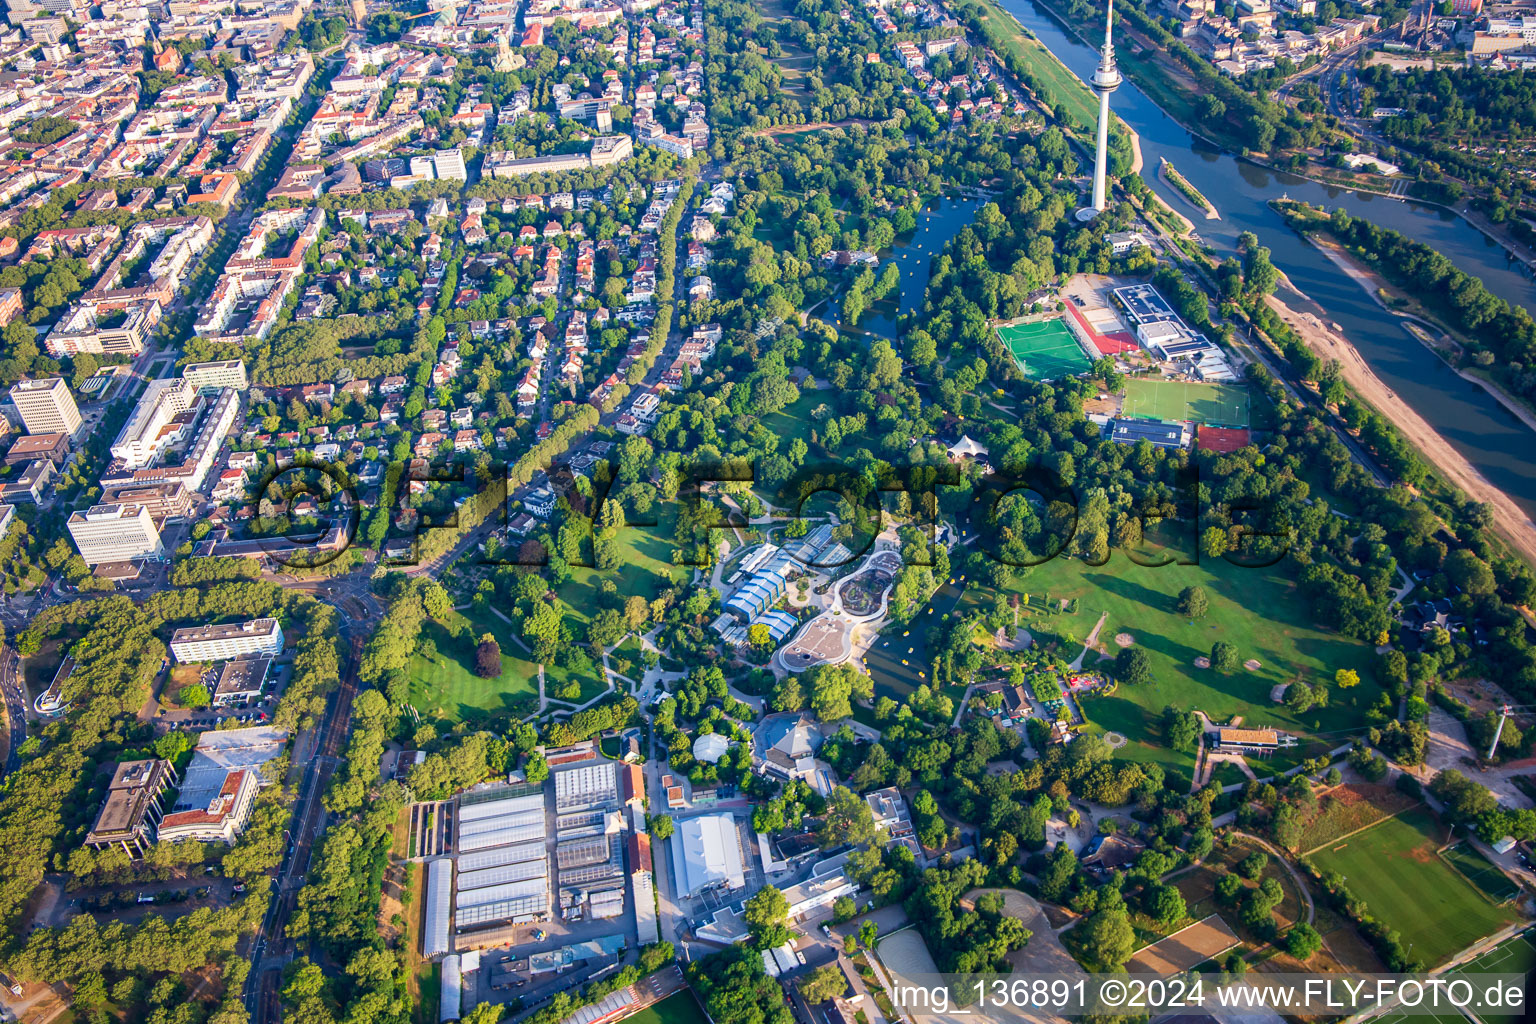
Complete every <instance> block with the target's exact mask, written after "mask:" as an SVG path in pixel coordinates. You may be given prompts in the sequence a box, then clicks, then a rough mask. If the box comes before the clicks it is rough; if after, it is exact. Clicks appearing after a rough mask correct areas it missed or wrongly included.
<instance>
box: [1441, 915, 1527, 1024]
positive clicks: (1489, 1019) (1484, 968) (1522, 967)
mask: <svg viewBox="0 0 1536 1024" xmlns="http://www.w3.org/2000/svg"><path fill="white" fill-rule="evenodd" d="M1533 938H1536V933H1532V932H1525V933H1524V934H1523V935H1516V936H1515V937H1514V938H1512V939H1510V940H1509V941H1508V942H1505V943H1502V944H1500V945H1498V946H1495V947H1494V948H1493V949H1490V950H1489V951H1488V952H1486V953H1484V954H1483V955H1482V956H1479V957H1477V958H1476V959H1475V960H1471V961H1469V962H1468V963H1466V964H1463V965H1462V966H1461V967H1458V968H1456V970H1454V971H1452V972H1451V973H1452V975H1468V976H1470V975H1474V974H1529V973H1530V972H1531V971H1533V970H1536V942H1533V941H1532V939H1533ZM1475 1016H1476V1017H1477V1019H1478V1020H1480V1021H1482V1024H1515V1022H1516V1021H1519V1020H1523V1019H1524V1016H1525V1015H1524V1014H1523V1013H1522V1012H1521V1011H1520V1010H1518V1009H1517V1010H1513V1011H1511V1012H1509V1013H1495V1012H1493V1011H1491V1010H1478V1011H1476V1014H1475Z"/></svg>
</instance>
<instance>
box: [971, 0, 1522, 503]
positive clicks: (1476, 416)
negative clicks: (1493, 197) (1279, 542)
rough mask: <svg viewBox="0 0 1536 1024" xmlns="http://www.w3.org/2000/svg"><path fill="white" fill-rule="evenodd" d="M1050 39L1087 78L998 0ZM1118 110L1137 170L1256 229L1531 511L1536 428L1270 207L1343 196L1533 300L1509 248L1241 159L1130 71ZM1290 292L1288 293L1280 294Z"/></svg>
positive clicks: (1222, 237) (1209, 237)
mask: <svg viewBox="0 0 1536 1024" xmlns="http://www.w3.org/2000/svg"><path fill="white" fill-rule="evenodd" d="M999 2H1000V3H1001V5H1002V6H1003V7H1004V8H1005V9H1007V10H1008V11H1009V13H1011V14H1012V15H1013V16H1014V17H1015V18H1017V19H1018V20H1019V22H1020V23H1021V24H1023V25H1024V26H1025V27H1026V28H1028V29H1029V30H1030V31H1031V32H1033V33H1034V34H1035V36H1036V37H1037V38H1039V40H1040V41H1041V42H1042V43H1043V44H1045V46H1046V47H1047V48H1048V49H1050V50H1051V52H1052V53H1054V54H1056V56H1057V57H1059V58H1060V59H1061V61H1062V62H1063V63H1064V64H1066V65H1067V67H1069V68H1071V69H1072V71H1073V72H1075V73H1076V74H1077V75H1078V77H1080V78H1083V79H1084V80H1086V79H1088V78H1089V77H1091V75H1092V73H1093V68H1094V66H1095V65H1096V64H1097V62H1098V57H1097V55H1096V54H1095V52H1094V51H1093V50H1092V49H1090V48H1089V47H1087V46H1085V45H1083V44H1082V43H1081V42H1079V41H1078V40H1077V38H1076V37H1075V36H1072V35H1069V34H1068V33H1067V31H1066V30H1065V29H1063V28H1062V27H1061V25H1060V24H1059V23H1058V22H1056V21H1055V20H1054V19H1053V18H1052V17H1051V15H1050V14H1048V13H1047V12H1046V11H1045V10H1043V9H1041V8H1039V7H1037V6H1035V4H1033V3H1032V2H1031V0H999ZM1110 103H1111V105H1112V106H1113V108H1114V110H1115V113H1117V114H1119V115H1120V117H1121V118H1122V119H1123V120H1124V121H1125V123H1126V124H1128V125H1130V126H1131V127H1132V128H1133V129H1135V131H1136V132H1137V133H1138V134H1139V135H1140V136H1141V150H1142V155H1143V158H1144V164H1143V177H1144V179H1145V180H1146V182H1147V184H1149V185H1151V186H1152V187H1153V189H1154V190H1155V191H1156V192H1157V193H1158V195H1159V196H1161V197H1162V198H1163V200H1164V202H1166V203H1167V204H1168V205H1169V206H1171V207H1172V208H1173V209H1175V210H1178V211H1179V212H1181V213H1183V214H1185V215H1186V216H1188V217H1189V218H1190V219H1191V220H1192V221H1194V222H1195V224H1196V228H1197V230H1198V231H1199V232H1200V235H1201V237H1202V238H1204V239H1205V240H1206V241H1207V242H1208V243H1210V244H1211V245H1212V246H1214V247H1215V248H1216V249H1217V250H1219V251H1226V250H1231V249H1233V248H1234V247H1235V245H1236V241H1237V236H1238V235H1239V234H1240V233H1241V232H1243V231H1252V232H1253V233H1254V234H1256V235H1257V236H1258V237H1259V239H1260V240H1261V241H1262V243H1263V244H1264V245H1266V246H1268V247H1269V248H1270V250H1271V255H1272V259H1273V262H1274V263H1275V265H1276V266H1277V267H1279V268H1280V269H1281V270H1283V271H1284V272H1285V274H1286V276H1287V277H1288V278H1290V280H1291V282H1292V283H1293V284H1294V285H1295V286H1296V288H1297V289H1298V290H1300V291H1301V292H1303V293H1304V294H1305V296H1306V297H1307V298H1308V299H1310V300H1312V301H1311V302H1310V303H1308V302H1299V303H1298V304H1297V308H1300V309H1305V310H1309V311H1311V312H1313V313H1315V314H1317V315H1318V316H1319V317H1321V318H1322V319H1323V320H1325V321H1333V322H1335V323H1337V324H1338V325H1339V326H1340V327H1341V328H1342V329H1343V332H1344V335H1345V337H1347V338H1348V339H1349V340H1350V342H1351V343H1352V344H1353V345H1354V346H1355V348H1356V349H1357V350H1358V351H1359V353H1360V355H1361V357H1362V358H1363V359H1364V360H1365V361H1366V362H1367V363H1368V364H1369V365H1370V367H1371V369H1372V370H1373V371H1375V373H1376V375H1377V376H1378V377H1380V378H1381V380H1382V381H1383V382H1384V383H1385V384H1386V385H1387V386H1388V387H1390V388H1391V389H1392V390H1393V391H1395V392H1396V393H1397V394H1398V395H1399V396H1400V397H1401V398H1402V399H1403V400H1404V401H1406V402H1407V403H1408V405H1409V406H1411V407H1412V408H1413V409H1414V410H1415V411H1417V412H1418V413H1419V415H1421V416H1422V417H1424V419H1425V420H1426V421H1428V422H1429V423H1430V425H1431V426H1433V427H1434V428H1435V429H1436V430H1437V431H1439V433H1440V434H1441V435H1442V436H1443V437H1445V439H1446V440H1447V441H1448V442H1450V443H1451V444H1452V445H1454V446H1455V447H1456V448H1457V449H1458V450H1459V451H1460V452H1461V453H1462V454H1463V455H1464V456H1466V458H1467V460H1468V461H1469V462H1470V463H1471V464H1472V465H1473V467H1474V468H1476V469H1477V470H1478V471H1479V472H1480V473H1482V474H1483V476H1484V477H1485V478H1487V480H1488V481H1489V482H1490V483H1492V484H1494V485H1495V486H1496V487H1498V488H1500V489H1501V490H1503V491H1504V492H1505V493H1506V494H1508V495H1509V496H1510V497H1511V498H1512V499H1513V500H1514V501H1515V502H1516V503H1517V504H1519V505H1520V507H1521V508H1522V509H1524V510H1525V512H1526V513H1527V514H1532V515H1536V459H1532V458H1531V451H1532V449H1533V444H1536V438H1533V437H1532V436H1531V431H1530V430H1528V429H1527V428H1526V427H1525V426H1524V425H1523V424H1522V423H1521V422H1520V421H1519V420H1518V419H1516V417H1515V416H1514V415H1513V414H1511V413H1510V412H1509V411H1508V410H1506V409H1504V408H1503V407H1502V406H1500V405H1499V404H1498V402H1497V401H1496V400H1494V399H1493V398H1492V397H1491V396H1490V395H1489V394H1488V393H1487V392H1485V391H1484V390H1482V389H1481V388H1479V387H1477V386H1476V385H1473V384H1471V383H1468V382H1467V381H1465V380H1463V379H1462V378H1461V377H1460V376H1458V375H1457V374H1456V373H1455V371H1453V370H1451V369H1450V368H1449V367H1447V366H1446V365H1445V364H1444V363H1442V362H1441V361H1440V359H1439V358H1437V357H1436V356H1434V355H1433V354H1432V353H1431V352H1429V350H1428V349H1426V348H1424V346H1422V345H1421V344H1420V343H1419V342H1418V341H1417V340H1415V339H1414V338H1413V336H1412V335H1410V334H1409V333H1408V332H1407V331H1406V330H1404V329H1403V327H1402V326H1401V325H1400V324H1399V323H1398V322H1397V321H1396V319H1395V318H1393V317H1391V316H1389V315H1388V314H1387V313H1385V312H1384V311H1383V310H1382V309H1381V307H1379V306H1378V305H1377V304H1376V302H1375V301H1374V299H1372V298H1371V297H1370V296H1369V295H1367V294H1366V293H1365V292H1364V291H1363V290H1362V289H1361V288H1360V286H1359V285H1358V284H1356V283H1355V282H1354V281H1352V280H1351V279H1350V278H1349V277H1348V276H1346V275H1345V274H1343V273H1341V272H1340V271H1339V269H1338V267H1336V266H1335V265H1334V264H1333V263H1332V262H1331V261H1330V260H1328V258H1327V257H1325V256H1324V255H1323V254H1322V253H1320V252H1318V251H1317V250H1316V249H1314V248H1313V247H1312V246H1311V245H1310V244H1308V243H1307V242H1306V241H1304V240H1303V239H1301V238H1300V237H1298V236H1297V235H1296V234H1295V232H1293V231H1292V230H1291V229H1290V228H1289V227H1287V226H1286V224H1285V221H1284V220H1283V219H1282V218H1281V217H1280V215H1279V214H1277V213H1275V212H1274V211H1273V210H1272V209H1270V208H1269V205H1268V203H1269V201H1270V200H1271V199H1276V198H1279V197H1280V195H1281V194H1282V193H1285V194H1288V195H1289V196H1290V197H1291V198H1292V199H1298V200H1302V201H1305V202H1308V203H1311V204H1312V205H1313V206H1319V207H1326V208H1328V209H1333V208H1335V207H1339V206H1342V207H1344V209H1346V210H1348V211H1349V212H1350V214H1352V215H1356V216H1360V217H1363V218H1365V219H1366V220H1369V221H1371V222H1372V223H1374V224H1378V225H1380V226H1382V227H1385V228H1392V229H1394V230H1396V231H1400V232H1402V233H1403V234H1404V235H1406V236H1408V237H1409V238H1412V239H1414V240H1415V241H1418V242H1422V243H1424V244H1425V245H1428V246H1431V247H1433V248H1435V249H1437V250H1439V251H1440V252H1442V253H1444V254H1445V256H1446V257H1447V258H1449V259H1450V260H1452V261H1453V262H1454V263H1455V264H1456V265H1457V266H1458V267H1460V268H1461V269H1462V270H1464V271H1465V272H1467V273H1469V274H1474V275H1476V276H1477V277H1479V278H1481V279H1482V281H1483V284H1484V285H1486V286H1487V288H1488V290H1489V291H1491V292H1493V293H1494V294H1496V295H1499V296H1501V297H1502V298H1504V299H1506V300H1508V301H1509V302H1511V303H1517V304H1521V305H1524V306H1525V307H1526V308H1527V309H1532V310H1536V283H1533V282H1532V281H1531V280H1530V279H1528V278H1526V277H1525V276H1524V275H1523V274H1522V273H1520V270H1519V267H1518V265H1516V264H1513V263H1511V262H1510V261H1509V260H1508V259H1506V255H1505V252H1504V250H1503V249H1502V248H1501V247H1500V246H1499V245H1498V244H1497V243H1495V242H1493V241H1492V240H1490V239H1489V238H1488V237H1487V236H1486V235H1484V234H1483V233H1482V232H1480V231H1478V230H1477V229H1475V228H1473V227H1472V226H1471V225H1469V224H1467V223H1466V222H1465V221H1463V220H1462V219H1461V218H1460V217H1458V216H1456V215H1455V214H1452V213H1449V212H1447V211H1445V210H1443V209H1441V208H1439V207H1435V206H1428V205H1424V204H1421V203H1414V202H1402V201H1398V200H1394V199H1387V198H1385V197H1380V196H1373V195H1369V194H1363V193H1359V192H1351V191H1348V190H1346V189H1339V188H1333V187H1330V186H1327V185H1320V184H1317V183H1315V182H1312V181H1308V180H1307V179H1305V178H1298V177H1296V176H1295V175H1290V174H1279V173H1276V172H1273V171H1269V170H1267V169H1265V168H1262V167H1259V166H1257V165H1255V164H1252V163H1250V162H1248V161H1246V160H1240V159H1238V158H1236V157H1234V156H1231V155H1229V154H1227V153H1225V152H1222V151H1221V150H1219V149H1216V148H1214V147H1212V146H1210V145H1208V144H1206V143H1205V142H1203V141H1201V140H1198V139H1196V138H1195V137H1194V136H1192V135H1191V134H1190V133H1189V132H1188V131H1186V130H1185V129H1184V128H1182V127H1180V126H1179V124H1178V123H1177V122H1175V121H1174V120H1173V119H1172V118H1170V117H1168V116H1167V115H1166V114H1164V113H1163V112H1162V110H1161V109H1159V108H1158V106H1157V105H1156V104H1155V103H1153V102H1152V101H1151V100H1150V99H1148V98H1147V96H1146V94H1144V93H1143V92H1142V91H1141V90H1140V89H1139V88H1137V87H1136V84H1135V83H1134V82H1132V81H1131V80H1130V79H1126V80H1125V82H1124V84H1123V85H1121V86H1120V88H1119V90H1117V91H1116V92H1115V94H1114V96H1113V97H1112V98H1111V100H1110ZM1160 158H1165V159H1167V160H1169V161H1171V162H1172V163H1173V164H1174V166H1176V167H1177V168H1178V170H1179V173H1181V174H1182V175H1183V176H1184V177H1185V178H1187V179H1188V180H1189V181H1190V182H1191V183H1193V184H1194V186H1195V187H1196V188H1198V189H1199V190H1200V191H1201V192H1202V193H1204V194H1205V196H1206V198H1208V199H1209V200H1210V201H1211V202H1212V203H1213V204H1214V205H1215V207H1216V209H1217V211H1218V212H1219V213H1220V214H1221V219H1220V220H1209V221H1208V220H1204V219H1201V217H1200V215H1199V214H1198V213H1197V212H1195V211H1194V210H1193V208H1192V207H1190V205H1189V204H1188V203H1187V202H1186V201H1185V200H1184V199H1183V198H1182V197H1181V196H1179V195H1178V194H1177V193H1176V192H1174V191H1173V189H1171V188H1169V187H1168V186H1167V185H1166V184H1164V183H1163V181H1162V180H1161V178H1160V177H1159V176H1158V175H1157V173H1156V169H1157V166H1158V161H1159V159H1160ZM1292 298H1293V297H1292V296H1289V295H1287V296H1286V299H1287V301H1291V299H1292Z"/></svg>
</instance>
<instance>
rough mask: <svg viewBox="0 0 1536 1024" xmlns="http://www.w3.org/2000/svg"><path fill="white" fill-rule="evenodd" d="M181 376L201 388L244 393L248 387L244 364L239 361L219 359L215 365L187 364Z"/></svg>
mask: <svg viewBox="0 0 1536 1024" xmlns="http://www.w3.org/2000/svg"><path fill="white" fill-rule="evenodd" d="M181 376H182V377H183V378H184V379H186V380H189V381H191V382H192V383H193V385H194V386H195V387H197V389H198V390H202V389H203V388H234V389H235V390H236V391H244V390H245V389H246V388H247V387H249V386H250V383H249V381H248V380H247V378H246V375H245V363H244V362H242V361H241V360H239V359H221V360H219V361H218V362H215V363H188V364H187V365H186V366H185V367H184V368H183V369H182V371H181Z"/></svg>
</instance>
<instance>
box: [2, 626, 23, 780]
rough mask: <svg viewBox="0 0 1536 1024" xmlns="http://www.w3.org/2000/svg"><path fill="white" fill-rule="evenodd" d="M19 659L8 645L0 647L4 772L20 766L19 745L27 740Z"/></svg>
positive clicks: (8, 772)
mask: <svg viewBox="0 0 1536 1024" xmlns="http://www.w3.org/2000/svg"><path fill="white" fill-rule="evenodd" d="M19 662H20V659H19V657H18V656H17V654H16V651H15V649H14V648H12V647H10V646H9V645H5V646H3V647H0V696H3V697H4V700H5V718H6V722H7V723H8V724H9V726H10V728H9V729H8V730H7V735H6V746H5V774H6V775H9V774H10V773H11V772H13V771H15V770H16V769H17V768H20V767H21V754H20V753H19V752H18V751H19V750H20V748H21V745H22V744H23V743H25V742H26V741H27V692H26V690H25V688H23V686H22V684H21V673H20V671H19Z"/></svg>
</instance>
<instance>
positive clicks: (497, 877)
mask: <svg viewBox="0 0 1536 1024" xmlns="http://www.w3.org/2000/svg"><path fill="white" fill-rule="evenodd" d="M548 877H549V861H547V860H543V861H538V860H525V861H523V862H522V863H521V864H503V865H501V866H500V867H495V868H486V869H484V870H483V871H465V870H463V869H462V868H460V870H459V885H458V890H459V892H464V891H465V890H466V889H484V888H485V887H486V886H490V885H501V884H503V883H504V882H522V881H526V880H527V879H530V878H548ZM461 902H462V901H461Z"/></svg>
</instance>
